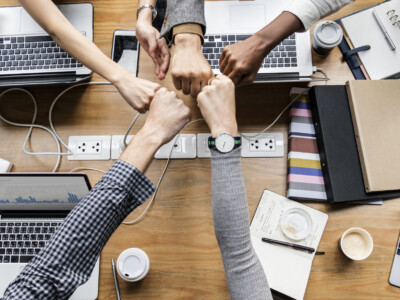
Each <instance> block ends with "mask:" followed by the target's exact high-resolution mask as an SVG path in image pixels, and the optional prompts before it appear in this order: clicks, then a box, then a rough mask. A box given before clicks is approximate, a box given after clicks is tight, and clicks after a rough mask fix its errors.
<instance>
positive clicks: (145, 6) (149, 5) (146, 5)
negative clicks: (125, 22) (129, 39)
mask: <svg viewBox="0 0 400 300" xmlns="http://www.w3.org/2000/svg"><path fill="white" fill-rule="evenodd" d="M144 8H150V9H151V12H152V15H153V19H152V21H154V19H155V18H156V17H157V10H156V8H155V7H154V6H153V5H151V4H143V5H141V6H140V7H139V8H138V10H137V13H136V19H137V18H138V16H139V13H140V12H141V11H142V10H143V9H144Z"/></svg>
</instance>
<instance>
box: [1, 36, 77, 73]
mask: <svg viewBox="0 0 400 300" xmlns="http://www.w3.org/2000/svg"><path fill="white" fill-rule="evenodd" d="M83 34H84V33H83ZM81 67H83V65H82V64H81V63H79V62H77V61H76V60H75V59H74V58H73V57H71V56H70V55H69V54H68V53H67V52H65V51H64V50H63V49H61V48H60V47H59V46H58V45H57V44H56V43H55V42H54V41H53V40H52V39H51V37H50V36H48V35H29V36H28V35H27V36H21V35H16V36H0V75H1V74H2V73H3V74H4V73H5V74H25V73H27V71H28V70H29V71H33V72H54V71H55V70H57V71H74V70H76V69H77V68H81Z"/></svg>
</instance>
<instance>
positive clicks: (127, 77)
mask: <svg viewBox="0 0 400 300" xmlns="http://www.w3.org/2000/svg"><path fill="white" fill-rule="evenodd" d="M20 3H21V5H22V6H23V7H24V8H25V10H26V11H27V12H28V13H29V14H30V15H31V16H32V18H33V19H35V21H36V22H37V23H39V25H40V26H42V28H43V29H44V30H45V31H46V32H48V33H49V35H50V36H51V37H52V39H53V40H54V41H55V42H56V43H57V44H58V45H59V46H60V47H61V48H62V49H64V50H65V51H66V52H68V53H69V54H70V55H71V56H73V57H74V58H75V59H76V60H78V61H79V62H81V63H82V64H84V65H85V66H86V67H88V68H89V69H91V70H93V71H94V72H96V73H98V74H99V75H101V76H102V77H104V78H105V79H107V80H108V81H110V82H111V83H112V84H114V85H115V87H116V88H117V89H118V91H119V92H120V94H121V96H122V97H123V98H124V99H125V100H126V101H127V102H128V103H129V104H130V105H131V106H132V107H133V108H134V109H136V110H138V111H139V112H141V113H143V112H145V111H147V110H148V108H149V105H150V102H151V100H152V99H153V97H154V95H155V93H156V91H157V90H158V89H159V88H160V85H159V84H157V83H154V82H150V81H147V80H144V79H140V78H136V77H134V76H133V75H132V74H130V73H129V72H128V71H127V70H125V69H124V68H123V67H122V66H120V65H118V64H117V63H115V62H113V61H112V60H111V59H110V58H108V57H107V56H106V55H105V54H104V53H103V52H101V51H100V49H99V48H98V47H97V46H96V45H95V44H94V43H92V42H91V41H90V40H88V39H87V38H86V37H85V36H83V35H82V34H81V33H80V32H79V31H78V30H77V29H75V28H74V27H73V26H72V24H71V23H70V22H69V21H68V20H67V19H66V18H65V17H64V15H63V14H62V13H61V12H60V10H59V9H58V8H57V6H56V5H55V4H54V3H53V2H52V1H51V0H35V1H30V0H20Z"/></svg>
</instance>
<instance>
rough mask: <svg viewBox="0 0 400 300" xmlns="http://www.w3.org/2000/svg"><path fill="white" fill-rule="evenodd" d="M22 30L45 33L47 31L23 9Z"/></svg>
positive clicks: (24, 31)
mask: <svg viewBox="0 0 400 300" xmlns="http://www.w3.org/2000/svg"><path fill="white" fill-rule="evenodd" d="M21 32H23V33H45V31H44V30H43V29H42V27H40V25H39V24H38V23H36V22H35V20H33V19H32V17H31V16H30V15H29V14H28V13H27V12H26V11H25V9H23V10H22V14H21Z"/></svg>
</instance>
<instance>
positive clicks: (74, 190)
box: [0, 173, 90, 211]
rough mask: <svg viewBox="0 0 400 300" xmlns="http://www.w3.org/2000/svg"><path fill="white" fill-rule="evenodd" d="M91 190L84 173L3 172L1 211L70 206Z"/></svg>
mask: <svg viewBox="0 0 400 300" xmlns="http://www.w3.org/2000/svg"><path fill="white" fill-rule="evenodd" d="M89 190H90V183H89V180H88V178H87V176H86V175H85V174H69V173H68V174H65V173H58V174H57V173H56V174H48V173H44V174H40V173H36V174H27V173H24V174H21V173H14V174H13V173H11V174H6V173H5V174H0V211H2V210H3V211H5V210H71V209H72V208H73V207H74V206H75V205H76V204H77V203H78V202H79V201H80V200H81V199H82V198H83V197H84V196H85V195H86V194H87V193H88V192H89Z"/></svg>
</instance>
